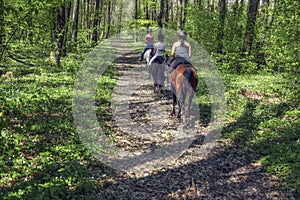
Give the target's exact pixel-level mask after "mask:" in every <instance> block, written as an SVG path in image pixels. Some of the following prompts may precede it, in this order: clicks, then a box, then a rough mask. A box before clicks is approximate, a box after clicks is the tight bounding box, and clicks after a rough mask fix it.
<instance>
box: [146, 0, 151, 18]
mask: <svg viewBox="0 0 300 200" xmlns="http://www.w3.org/2000/svg"><path fill="white" fill-rule="evenodd" d="M145 14H146V20H149V19H150V16H149V2H148V0H146V1H145Z"/></svg>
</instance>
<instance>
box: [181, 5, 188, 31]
mask: <svg viewBox="0 0 300 200" xmlns="http://www.w3.org/2000/svg"><path fill="white" fill-rule="evenodd" d="M188 2H189V1H188V0H184V6H183V19H182V26H184V25H185V20H186V15H187V6H188Z"/></svg>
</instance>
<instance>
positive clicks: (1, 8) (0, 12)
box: [0, 0, 4, 55]
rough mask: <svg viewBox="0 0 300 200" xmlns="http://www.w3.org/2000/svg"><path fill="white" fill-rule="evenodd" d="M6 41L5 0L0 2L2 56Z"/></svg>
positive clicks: (0, 48) (0, 45)
mask: <svg viewBox="0 0 300 200" xmlns="http://www.w3.org/2000/svg"><path fill="white" fill-rule="evenodd" d="M3 41H4V0H0V52H1V55H2V51H3Z"/></svg>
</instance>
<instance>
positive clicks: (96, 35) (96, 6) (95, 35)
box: [92, 0, 101, 43]
mask: <svg viewBox="0 0 300 200" xmlns="http://www.w3.org/2000/svg"><path fill="white" fill-rule="evenodd" d="M100 6H101V2H100V0H95V2H94V20H93V23H92V27H93V34H92V40H93V42H95V43H96V42H97V41H98V38H99V23H100Z"/></svg>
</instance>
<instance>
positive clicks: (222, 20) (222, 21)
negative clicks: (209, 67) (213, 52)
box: [217, 0, 226, 53]
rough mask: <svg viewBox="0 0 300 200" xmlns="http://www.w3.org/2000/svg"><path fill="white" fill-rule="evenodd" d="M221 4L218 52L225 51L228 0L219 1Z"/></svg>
mask: <svg viewBox="0 0 300 200" xmlns="http://www.w3.org/2000/svg"><path fill="white" fill-rule="evenodd" d="M219 6H220V15H219V16H220V17H219V19H220V24H219V30H218V35H217V41H218V49H217V52H218V53H223V37H224V26H225V17H226V0H220V1H219Z"/></svg>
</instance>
